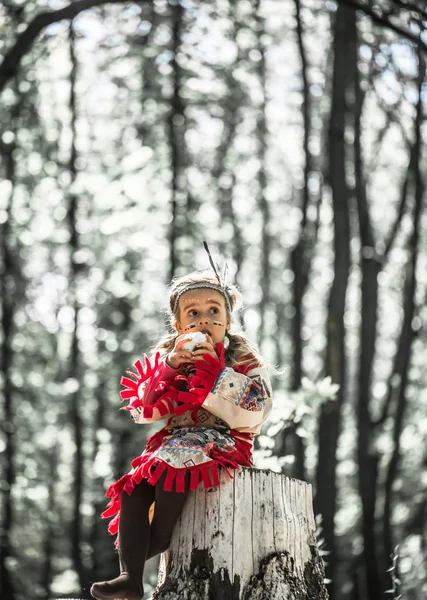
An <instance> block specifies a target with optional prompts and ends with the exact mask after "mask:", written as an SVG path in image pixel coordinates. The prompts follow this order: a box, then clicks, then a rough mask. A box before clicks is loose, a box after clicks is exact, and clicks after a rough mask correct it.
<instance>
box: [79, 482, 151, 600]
mask: <svg viewBox="0 0 427 600" xmlns="http://www.w3.org/2000/svg"><path fill="white" fill-rule="evenodd" d="M120 500H121V503H120V524H119V548H118V549H119V559H120V571H121V572H120V575H119V576H118V577H116V578H115V579H111V580H110V581H103V582H100V583H94V584H93V586H92V588H91V590H90V592H91V594H92V596H94V597H95V598H98V599H99V600H111V599H112V598H114V599H121V598H126V599H127V600H141V598H142V596H143V595H144V589H143V586H142V575H143V572H144V564H145V560H146V557H147V550H148V547H149V544H150V524H149V521H148V511H149V508H150V506H151V504H152V502H153V500H154V487H153V486H152V485H150V484H149V483H148V482H147V481H146V480H145V479H143V480H142V481H141V483H140V484H138V485H136V486H135V488H134V490H133V492H132V495H130V496H129V495H128V494H127V493H126V492H122V494H121V498H120Z"/></svg>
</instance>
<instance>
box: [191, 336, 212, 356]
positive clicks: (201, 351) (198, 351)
mask: <svg viewBox="0 0 427 600" xmlns="http://www.w3.org/2000/svg"><path fill="white" fill-rule="evenodd" d="M205 354H210V355H211V356H213V357H214V358H216V359H217V360H218V354H217V353H216V350H215V345H214V342H213V339H212V338H211V336H210V335H208V334H206V342H202V343H201V344H197V346H196V347H195V349H194V350H193V352H192V353H191V356H192V357H193V359H194V360H203V356H204V355H205Z"/></svg>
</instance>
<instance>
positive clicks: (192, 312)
mask: <svg viewBox="0 0 427 600" xmlns="http://www.w3.org/2000/svg"><path fill="white" fill-rule="evenodd" d="M188 314H189V316H190V317H194V316H195V315H197V310H195V309H194V308H192V309H191V310H189V311H188Z"/></svg>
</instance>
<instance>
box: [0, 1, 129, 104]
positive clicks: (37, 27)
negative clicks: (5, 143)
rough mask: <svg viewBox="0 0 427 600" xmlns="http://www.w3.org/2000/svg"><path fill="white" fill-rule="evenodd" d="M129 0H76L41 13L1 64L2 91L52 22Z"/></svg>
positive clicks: (0, 86)
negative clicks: (38, 37) (62, 6)
mask: <svg viewBox="0 0 427 600" xmlns="http://www.w3.org/2000/svg"><path fill="white" fill-rule="evenodd" d="M127 1H128V0H76V2H73V3H72V4H69V5H68V6H65V7H64V8H60V9H58V10H52V11H48V12H44V13H40V14H39V15H37V16H36V17H34V19H33V20H32V21H31V22H30V24H29V25H28V27H27V28H26V29H25V31H23V32H22V33H21V34H20V35H19V36H18V39H17V40H16V42H15V44H14V45H13V46H12V48H10V50H9V51H8V52H7V53H6V55H5V57H4V59H3V62H2V63H1V64H0V93H1V92H2V91H3V89H4V88H5V86H6V84H7V82H8V81H9V79H11V78H12V77H13V76H14V75H16V73H17V71H18V68H19V65H20V62H21V59H22V57H23V56H24V54H26V52H28V50H29V49H30V48H31V46H32V44H33V42H34V40H35V39H36V37H37V36H38V35H39V33H40V32H41V31H42V30H43V29H45V27H47V26H48V25H51V24H52V23H57V22H58V21H62V20H63V19H74V17H76V16H77V15H78V14H79V13H81V12H83V11H84V10H87V9H89V8H93V7H94V6H101V5H103V4H125V2H127Z"/></svg>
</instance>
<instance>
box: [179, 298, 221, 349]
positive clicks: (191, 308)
mask: <svg viewBox="0 0 427 600" xmlns="http://www.w3.org/2000/svg"><path fill="white" fill-rule="evenodd" d="M178 306H179V313H178V318H177V320H176V328H177V330H178V332H179V333H190V332H194V331H202V332H204V333H209V334H210V336H211V338H212V340H213V343H214V344H216V343H217V342H223V341H224V336H225V333H226V329H227V326H226V322H227V317H228V314H227V309H226V307H225V300H224V298H223V296H222V295H221V294H220V293H219V292H212V291H211V290H208V289H199V290H197V291H196V290H191V291H188V292H184V294H183V295H182V297H181V298H180V299H179V305H178Z"/></svg>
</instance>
